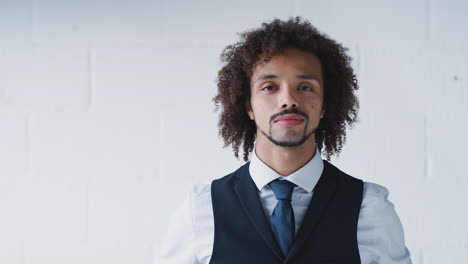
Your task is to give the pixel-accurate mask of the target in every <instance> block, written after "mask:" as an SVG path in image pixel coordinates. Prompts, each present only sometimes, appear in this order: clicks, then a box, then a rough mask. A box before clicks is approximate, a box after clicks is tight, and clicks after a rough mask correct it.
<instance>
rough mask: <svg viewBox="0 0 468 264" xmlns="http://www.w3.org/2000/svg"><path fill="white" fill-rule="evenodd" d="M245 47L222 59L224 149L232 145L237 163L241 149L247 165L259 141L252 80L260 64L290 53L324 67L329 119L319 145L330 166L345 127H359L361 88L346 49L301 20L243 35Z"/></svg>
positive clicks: (269, 25) (318, 134)
mask: <svg viewBox="0 0 468 264" xmlns="http://www.w3.org/2000/svg"><path fill="white" fill-rule="evenodd" d="M240 37H241V41H239V42H237V43H236V44H234V45H229V46H227V47H226V48H225V49H224V50H223V52H222V54H221V61H222V62H223V63H225V64H224V66H223V68H222V69H221V70H220V71H219V72H218V78H217V85H218V94H217V95H216V96H215V97H214V98H213V101H214V103H215V106H216V108H215V111H217V110H219V106H220V105H221V106H222V110H221V115H220V118H219V122H218V126H219V135H220V136H221V137H222V138H223V139H224V147H227V146H229V145H232V148H233V150H234V155H235V156H236V158H239V147H240V145H241V144H243V149H244V160H245V161H248V157H249V153H250V152H252V150H253V147H254V141H255V136H256V125H255V122H254V121H253V120H251V119H250V118H249V116H248V114H247V108H246V102H249V101H250V78H251V75H252V70H253V67H254V65H255V63H257V62H258V61H259V60H260V59H263V60H265V61H268V60H269V58H271V56H274V55H278V54H281V53H282V52H283V51H284V50H285V49H287V48H296V49H299V50H302V51H306V52H311V53H313V54H315V55H316V56H317V57H318V58H319V60H320V62H321V66H322V71H323V80H324V109H325V116H324V117H323V119H321V121H320V123H319V126H318V128H317V131H316V132H315V133H316V134H315V140H316V144H317V147H318V148H319V149H320V150H321V151H322V152H325V155H326V158H327V160H330V157H331V156H332V155H337V156H338V155H339V153H340V151H341V148H342V146H343V144H344V143H345V141H346V126H347V125H348V126H351V125H352V124H353V123H355V122H356V121H357V112H358V109H359V102H358V99H357V97H356V95H355V94H354V91H355V90H357V89H358V88H359V86H358V82H357V79H356V77H355V75H354V73H353V69H352V67H351V65H350V63H351V58H350V57H349V56H348V55H347V54H346V52H347V51H348V49H347V48H345V47H343V46H342V45H341V44H339V43H337V42H336V41H335V40H332V39H330V38H329V37H328V36H327V35H326V34H323V33H321V32H319V31H318V29H317V28H315V27H314V26H312V25H311V24H310V23H309V22H308V21H307V20H305V21H304V19H302V18H301V17H295V18H290V19H289V20H287V21H282V20H279V19H274V20H273V21H272V22H271V23H263V24H262V26H261V27H260V28H258V29H254V30H252V31H247V32H244V33H241V34H240Z"/></svg>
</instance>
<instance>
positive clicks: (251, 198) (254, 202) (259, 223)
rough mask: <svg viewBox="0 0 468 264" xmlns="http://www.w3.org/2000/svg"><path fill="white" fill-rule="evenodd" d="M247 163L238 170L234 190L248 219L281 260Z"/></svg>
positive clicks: (281, 257)
mask: <svg viewBox="0 0 468 264" xmlns="http://www.w3.org/2000/svg"><path fill="white" fill-rule="evenodd" d="M249 165H250V163H248V164H247V165H246V166H243V167H242V169H241V170H240V173H239V174H238V175H237V177H238V180H237V181H236V183H235V184H234V190H235V192H236V194H237V198H238V199H239V201H240V203H241V205H242V208H243V209H244V211H245V213H246V214H247V215H248V217H249V219H250V221H251V222H252V224H253V226H254V227H255V229H256V230H257V231H258V233H259V234H260V236H261V237H262V239H263V240H264V241H265V243H266V244H267V245H268V247H269V248H270V249H271V250H272V252H273V254H274V255H275V256H276V257H277V258H278V259H280V260H283V259H284V257H283V256H282V253H281V250H280V248H279V246H278V243H277V242H276V239H275V237H274V236H273V232H272V231H271V227H270V225H269V224H268V221H267V219H266V216H265V213H264V211H263V206H262V204H261V202H260V198H259V197H258V190H257V187H256V186H255V183H254V182H253V180H252V178H251V176H250V173H249Z"/></svg>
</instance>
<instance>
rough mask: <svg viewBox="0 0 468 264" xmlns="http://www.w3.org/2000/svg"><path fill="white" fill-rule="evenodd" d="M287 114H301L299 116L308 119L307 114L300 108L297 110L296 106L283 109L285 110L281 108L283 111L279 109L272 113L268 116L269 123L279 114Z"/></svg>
mask: <svg viewBox="0 0 468 264" xmlns="http://www.w3.org/2000/svg"><path fill="white" fill-rule="evenodd" d="M287 114H296V115H301V116H303V117H305V118H306V119H309V116H308V115H307V114H306V113H304V112H302V111H301V110H298V109H296V108H293V109H285V110H283V111H281V112H279V113H276V114H274V115H272V116H271V117H270V123H271V122H273V120H275V119H276V118H278V117H279V116H282V115H287Z"/></svg>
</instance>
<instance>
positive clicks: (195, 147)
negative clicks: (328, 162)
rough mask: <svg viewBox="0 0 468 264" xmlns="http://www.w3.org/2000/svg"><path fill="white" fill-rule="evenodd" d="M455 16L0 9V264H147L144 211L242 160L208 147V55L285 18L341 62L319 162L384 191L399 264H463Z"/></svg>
mask: <svg viewBox="0 0 468 264" xmlns="http://www.w3.org/2000/svg"><path fill="white" fill-rule="evenodd" d="M467 13H468V2H467V1H462V0H448V1H447V0H444V1H443V0H414V1H403V0H397V1H383V0H379V1H371V0H356V1H344V0H341V1H339V0H330V1H304V0H295V1H289V2H285V1H277V0H274V1H266V0H261V1H255V2H251V1H247V0H241V1H229V2H228V1H223V2H219V1H209V0H204V1H197V2H193V1H180V0H178V1H168V0H137V1H130V0H120V1H110V0H97V1H96V0H94V1H91V0H88V1H53V0H45V1H38V0H15V1H13V0H0V263H2V264H3V263H6V264H42V263H47V264H63V263H67V264H74V263H76V264H84V263H86V264H98V263H113V264H124V263H125V264H129V263H132V264H151V263H152V261H153V260H152V259H153V254H154V248H155V247H156V246H157V245H158V243H159V240H160V237H161V234H162V233H163V231H164V230H165V227H166V225H167V221H168V215H166V214H160V213H157V210H158V211H165V212H168V213H169V212H170V211H171V209H172V208H173V207H174V206H175V205H176V204H178V203H179V202H180V200H181V199H182V197H183V196H184V195H185V193H186V190H187V187H188V186H189V185H190V184H192V183H195V182H206V181H210V180H212V179H213V178H218V177H221V176H223V175H225V174H227V173H228V172H230V171H232V170H234V169H235V168H237V167H238V166H239V165H240V164H242V163H243V162H242V161H237V160H235V159H234V157H233V155H232V154H231V151H230V150H229V149H222V141H221V139H219V138H218V136H217V127H216V125H217V115H216V114H215V113H213V109H214V106H213V104H212V102H211V98H212V97H213V96H214V94H215V91H216V85H215V79H216V74H217V71H218V70H219V68H220V62H219V55H220V53H221V50H222V49H223V47H224V46H226V45H228V44H231V43H233V42H234V41H236V40H237V35H236V33H238V32H241V31H244V30H246V29H251V28H254V27H257V26H258V25H259V24H260V23H261V22H263V21H265V20H268V19H270V18H272V17H280V18H287V17H289V16H293V15H301V16H304V17H305V18H307V19H309V20H310V21H311V22H312V23H313V24H314V25H316V26H317V27H318V28H319V29H321V30H323V31H324V32H326V33H328V34H329V35H330V36H332V37H333V38H335V39H337V40H338V41H340V42H342V43H343V44H344V45H345V46H347V47H349V48H350V54H351V55H352V57H353V58H354V61H353V65H354V67H355V69H356V72H357V73H358V78H359V81H360V87H361V89H360V91H359V98H360V101H361V111H360V123H358V124H357V125H356V126H355V127H354V129H353V130H351V131H350V132H349V137H348V142H347V145H346V146H345V148H344V149H343V152H342V154H341V156H340V158H339V159H334V160H333V162H334V163H335V164H337V165H338V166H339V167H340V168H342V169H343V170H345V171H347V172H348V173H350V174H351V175H354V176H356V177H360V178H362V179H364V180H368V181H373V182H377V183H380V184H382V185H384V186H386V187H388V188H389V189H390V200H391V201H392V202H393V203H394V204H395V207H396V210H397V212H398V213H399V216H400V218H401V220H402V223H403V226H404V229H405V235H406V240H407V244H408V247H409V249H410V251H411V253H412V255H413V262H414V263H415V264H440V263H468V241H467V238H466V237H467V236H468V225H467V224H466V223H468V206H467V205H466V202H465V201H466V200H468V177H467V173H466V171H468V158H467V155H466V149H467V147H468V144H467V143H468V140H467V138H466V130H467V129H468V115H467V107H466V102H468V67H467V66H466V62H467V61H468V34H467V33H466V28H467V27H468V16H467V15H466V14H467ZM181 162H183V163H184V166H180V164H181ZM213 164H216V166H213ZM201 171H204V172H205V174H201V173H200V172H201ZM179 186H182V188H179Z"/></svg>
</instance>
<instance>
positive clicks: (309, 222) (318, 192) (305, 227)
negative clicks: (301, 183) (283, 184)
mask: <svg viewBox="0 0 468 264" xmlns="http://www.w3.org/2000/svg"><path fill="white" fill-rule="evenodd" d="M328 166H329V165H328V163H327V161H325V160H324V169H323V172H322V175H321V176H320V179H319V181H318V182H317V185H316V186H315V188H314V194H313V196H312V200H311V201H310V203H309V206H308V208H307V212H306V214H305V216H304V219H303V220H302V224H301V227H300V229H299V231H298V232H297V236H296V238H295V240H294V242H293V244H292V246H291V249H290V251H289V254H288V256H287V257H286V260H285V261H284V263H290V260H291V259H292V258H293V257H294V256H295V255H296V254H297V253H298V252H299V251H300V250H301V248H302V246H303V245H304V242H305V241H306V239H307V238H308V237H309V236H310V235H311V233H312V231H313V230H314V228H315V227H316V225H317V223H318V221H319V220H320V217H321V216H322V214H323V212H324V210H325V208H326V207H327V205H328V202H329V201H330V199H331V198H332V196H333V194H334V193H335V191H336V182H335V180H334V178H333V176H334V175H331V174H330V173H328V172H329V168H328Z"/></svg>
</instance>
